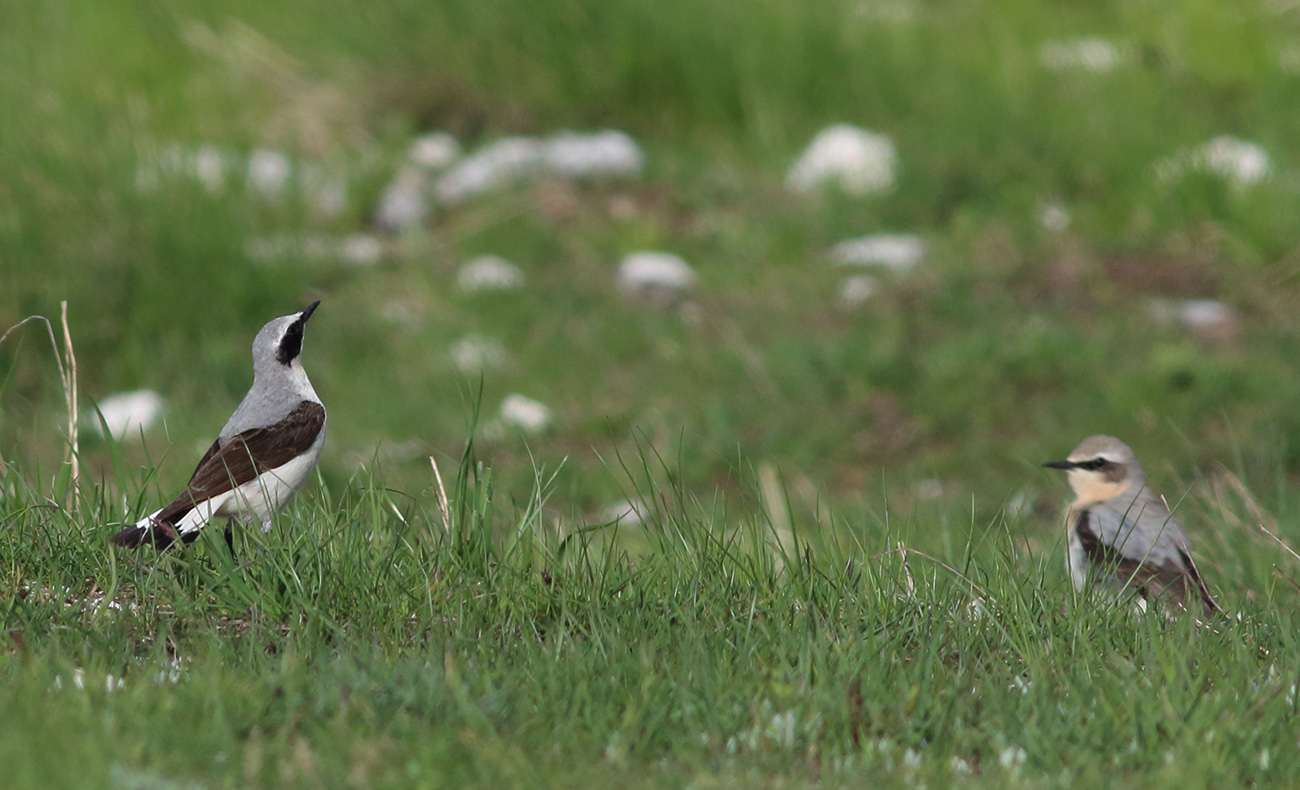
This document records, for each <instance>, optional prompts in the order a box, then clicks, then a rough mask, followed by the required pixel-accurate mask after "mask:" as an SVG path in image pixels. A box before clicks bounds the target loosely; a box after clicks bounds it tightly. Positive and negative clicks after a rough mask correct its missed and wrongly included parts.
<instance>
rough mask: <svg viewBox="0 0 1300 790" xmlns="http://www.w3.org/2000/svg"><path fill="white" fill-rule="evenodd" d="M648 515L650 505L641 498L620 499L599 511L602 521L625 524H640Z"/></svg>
mask: <svg viewBox="0 0 1300 790" xmlns="http://www.w3.org/2000/svg"><path fill="white" fill-rule="evenodd" d="M649 516H650V507H649V506H648V505H646V503H645V502H642V501H641V500H639V499H637V500H631V499H620V500H619V501H617V502H615V503H614V504H612V505H610V506H609V507H607V508H605V509H604V510H602V511H601V514H600V519H601V521H603V522H606V523H608V522H611V521H617V522H619V523H620V524H624V525H627V526H640V525H641V524H644V523H645V521H646V519H647V518H649Z"/></svg>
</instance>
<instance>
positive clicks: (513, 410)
mask: <svg viewBox="0 0 1300 790" xmlns="http://www.w3.org/2000/svg"><path fill="white" fill-rule="evenodd" d="M501 422H502V423H503V424H505V425H507V426H510V427H513V428H518V429H519V430H521V431H524V432H525V433H541V432H542V431H544V430H546V428H547V426H549V425H550V424H551V410H550V409H548V408H547V407H546V404H544V403H542V402H540V401H535V400H533V399H532V398H528V397H525V396H523V395H520V394H518V393H515V394H513V395H507V396H506V398H505V400H503V401H501Z"/></svg>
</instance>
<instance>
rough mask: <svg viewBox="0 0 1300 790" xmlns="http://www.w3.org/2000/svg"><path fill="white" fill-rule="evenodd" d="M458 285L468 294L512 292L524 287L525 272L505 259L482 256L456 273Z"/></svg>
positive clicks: (494, 256)
mask: <svg viewBox="0 0 1300 790" xmlns="http://www.w3.org/2000/svg"><path fill="white" fill-rule="evenodd" d="M456 285H457V286H459V287H460V289H461V290H462V291H465V292H466V293H474V292H475V291H512V290H514V289H516V288H522V287H523V285H524V271H523V269H520V268H519V267H518V266H516V265H514V264H513V263H511V262H510V261H508V260H506V259H505V258H500V257H498V256H496V255H480V256H479V257H477V258H475V259H473V260H472V261H470V262H468V263H466V264H465V265H463V266H461V267H460V271H458V272H456Z"/></svg>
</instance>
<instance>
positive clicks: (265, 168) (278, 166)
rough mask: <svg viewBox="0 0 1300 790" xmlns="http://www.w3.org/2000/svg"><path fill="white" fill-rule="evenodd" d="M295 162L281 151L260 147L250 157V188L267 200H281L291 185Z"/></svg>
mask: <svg viewBox="0 0 1300 790" xmlns="http://www.w3.org/2000/svg"><path fill="white" fill-rule="evenodd" d="M292 172H293V162H292V161H290V159H289V157H287V156H285V155H284V154H282V153H280V152H279V151H268V150H266V149H264V148H259V149H257V150H256V151H254V152H253V155H252V156H250V157H249V158H248V182H247V183H248V189H249V191H250V192H255V193H257V194H258V195H260V196H261V197H263V198H265V199H266V200H272V201H276V200H280V199H281V198H283V197H284V191H285V188H286V187H288V185H289V176H290V174H291V173H292Z"/></svg>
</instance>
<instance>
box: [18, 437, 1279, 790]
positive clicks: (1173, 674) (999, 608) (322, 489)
mask: <svg viewBox="0 0 1300 790" xmlns="http://www.w3.org/2000/svg"><path fill="white" fill-rule="evenodd" d="M628 466H629V468H632V469H637V470H638V473H639V474H640V475H641V476H642V478H643V482H642V483H640V484H639V485H640V486H641V489H640V493H641V494H642V495H643V496H645V497H647V498H652V499H657V500H658V501H659V502H660V506H658V507H656V508H654V509H652V510H649V511H647V513H646V520H645V523H644V525H642V526H639V527H635V528H629V527H620V528H617V529H619V530H620V536H614V537H610V536H606V535H604V534H603V533H604V532H605V531H606V530H613V529H615V527H614V526H613V525H607V526H605V527H602V528H597V529H591V530H570V531H568V532H567V533H566V534H561V532H560V531H559V530H557V529H556V528H555V523H556V522H555V521H554V515H553V514H548V509H547V508H546V506H545V503H546V498H547V493H548V486H549V485H550V484H551V482H552V478H551V477H549V476H546V475H540V474H539V475H538V481H539V482H538V484H537V485H536V486H535V488H534V489H533V490H532V491H530V492H527V495H526V496H523V497H520V498H519V499H518V500H517V501H510V497H509V496H508V495H507V494H506V493H505V492H503V491H501V490H500V489H497V488H495V487H494V486H493V485H492V481H491V474H490V469H489V468H488V467H487V466H485V465H484V464H482V463H481V462H479V461H478V460H477V458H476V457H475V453H474V450H473V445H472V443H471V444H469V445H467V447H466V450H465V453H464V454H463V456H462V460H461V463H460V464H459V466H458V467H457V469H456V472H455V473H454V476H450V475H449V477H448V479H447V480H446V481H445V483H446V486H445V489H446V492H447V501H446V504H445V505H443V504H441V501H440V497H439V495H438V494H437V493H436V490H434V488H433V487H431V489H430V490H428V491H426V492H422V493H420V494H418V495H410V494H406V493H403V492H401V491H397V490H392V489H389V488H387V487H386V486H385V485H384V484H383V482H382V477H381V476H380V475H379V474H378V473H376V472H371V473H360V474H358V475H357V476H355V477H354V478H352V479H351V480H349V481H347V483H346V484H345V485H343V486H333V485H325V484H323V483H322V484H321V485H320V486H318V487H317V488H315V489H314V490H312V491H309V492H305V493H304V494H303V495H300V496H299V497H298V498H297V499H295V501H294V502H293V503H292V504H291V506H290V507H289V508H288V510H287V511H286V512H285V513H284V514H283V515H282V516H281V517H280V519H279V521H278V523H277V526H276V528H275V529H273V530H272V531H271V532H270V533H268V534H263V533H262V532H261V531H260V530H257V529H245V530H240V531H239V533H238V534H239V544H238V553H237V556H236V558H232V557H231V555H230V553H229V551H228V550H227V548H226V546H225V543H224V541H223V540H222V538H221V536H220V535H219V534H217V533H216V532H212V531H209V532H211V534H206V533H205V534H204V535H203V536H202V537H201V539H200V540H199V541H198V543H197V544H195V545H194V546H193V547H190V548H189V549H186V550H184V551H168V552H162V553H157V552H152V551H143V552H139V553H134V554H131V553H125V552H114V551H109V550H108V548H107V545H106V536H107V535H108V534H110V532H111V526H106V524H107V523H108V522H111V521H114V520H120V519H122V518H123V517H124V516H125V517H127V518H129V517H130V515H129V514H127V513H124V512H123V510H124V508H123V505H124V504H129V502H125V501H123V500H122V499H121V495H120V494H119V493H114V491H115V487H114V486H110V485H104V484H97V483H90V484H87V485H86V486H83V487H82V489H81V492H80V497H81V502H80V514H77V513H74V512H73V510H72V509H71V508H68V507H63V506H59V505H57V504H56V503H53V502H51V501H50V500H49V498H48V496H47V495H46V492H44V491H42V490H40V489H39V488H38V487H35V486H33V485H31V484H30V483H29V482H28V476H27V475H20V474H19V473H18V471H17V470H16V469H14V468H13V467H9V468H7V470H6V472H5V475H4V477H3V478H2V479H0V486H2V487H3V490H4V492H5V497H4V498H3V500H0V501H2V502H3V508H4V510H3V518H4V521H5V523H6V529H5V530H4V531H3V532H0V556H2V557H4V558H5V560H4V564H3V566H2V567H0V611H3V612H4V615H3V621H4V624H5V632H6V634H7V639H8V641H7V644H6V647H5V650H4V652H3V654H2V657H0V674H3V675H4V679H5V682H4V683H3V684H0V688H3V691H0V721H3V722H4V724H3V725H0V728H2V729H3V734H4V735H5V737H4V738H3V739H0V742H2V743H4V744H6V745H5V746H4V747H0V748H2V749H3V751H4V754H3V757H4V758H5V759H6V761H7V764H8V765H10V766H12V773H11V776H12V777H14V779H13V780H12V781H13V782H14V784H12V785H11V786H14V787H24V786H32V787H35V786H43V787H56V786H65V785H67V786H71V785H72V784H75V783H76V781H78V779H77V777H84V776H86V775H99V776H129V777H136V778H140V777H152V780H157V781H161V780H162V779H166V780H168V781H176V782H180V783H186V782H199V783H203V784H210V783H211V784H223V783H228V782H232V781H233V782H247V783H250V784H262V783H267V782H276V783H281V784H283V783H290V784H294V783H298V784H304V783H306V784H311V783H314V782H318V781H319V782H321V783H323V784H326V785H329V784H334V783H337V782H345V781H353V782H356V781H358V780H357V778H356V777H358V776H363V777H365V782H366V784H368V785H369V786H389V785H398V784H403V783H409V782H412V781H416V782H426V781H427V782H433V783H456V784H461V785H467V786H503V785H504V786H520V785H522V784H523V783H525V782H530V781H535V777H538V776H540V777H542V778H543V779H544V780H545V781H547V782H549V783H554V784H560V785H566V786H569V785H573V786H576V785H579V784H585V783H589V782H591V781H618V780H619V779H620V778H624V779H625V778H627V777H629V776H632V777H635V779H634V784H636V785H637V786H647V787H650V786H664V785H680V784H682V783H685V782H702V781H716V782H720V783H724V784H725V783H729V782H732V781H738V780H737V779H736V777H740V776H750V777H756V776H759V777H761V776H768V777H775V776H778V775H780V776H786V777H787V778H788V780H789V781H790V782H793V783H794V784H796V785H801V786H802V785H808V786H811V785H813V784H819V783H822V782H824V781H835V782H841V781H845V782H851V781H854V778H855V777H859V778H860V777H861V776H864V775H870V776H873V777H876V778H877V779H878V780H879V781H880V782H881V783H884V784H886V785H892V784H898V785H899V786H902V785H905V784H908V783H913V782H916V781H922V780H923V781H929V782H957V783H970V784H981V783H988V784H996V785H999V786H1019V785H1022V784H1023V785H1038V784H1042V783H1044V782H1046V783H1056V782H1060V783H1066V784H1078V783H1086V784H1092V783H1102V782H1113V781H1128V782H1133V783H1135V784H1141V785H1149V784H1152V783H1160V782H1162V781H1174V780H1175V779H1176V780H1177V781H1179V782H1180V783H1187V782H1192V783H1198V784H1200V783H1204V784H1219V783H1229V782H1230V783H1238V782H1243V781H1250V782H1254V783H1257V784H1269V783H1274V782H1276V781H1280V780H1281V779H1282V778H1283V777H1286V776H1289V775H1291V772H1292V771H1294V770H1296V769H1297V767H1300V766H1297V762H1300V756H1298V755H1297V754H1296V750H1295V744H1294V738H1293V737H1292V735H1290V733H1291V731H1292V729H1293V728H1291V727H1290V726H1289V722H1291V721H1292V717H1293V716H1294V715H1295V713H1296V705H1297V702H1296V699H1295V694H1294V685H1293V684H1294V683H1295V681H1296V678H1297V676H1298V675H1300V664H1298V663H1297V662H1296V661H1295V659H1294V656H1295V651H1294V647H1295V646H1294V645H1293V644H1292V642H1293V641H1294V640H1293V638H1292V634H1293V633H1295V623H1293V622H1292V620H1293V619H1294V618H1293V617H1292V616H1291V614H1290V613H1289V612H1290V611H1291V610H1290V609H1289V608H1281V607H1279V606H1277V602H1276V600H1275V599H1273V598H1272V596H1271V595H1270V596H1268V597H1261V598H1260V599H1257V600H1255V601H1254V602H1247V603H1246V604H1245V605H1244V606H1243V607H1241V611H1242V613H1243V616H1242V617H1241V618H1240V619H1233V618H1227V619H1224V620H1223V621H1219V622H1215V623H1213V624H1212V625H1210V626H1208V627H1197V626H1196V625H1195V623H1194V622H1193V621H1192V620H1191V619H1190V618H1176V619H1172V620H1171V619H1165V618H1162V617H1158V616H1138V615H1135V614H1134V613H1133V612H1132V611H1130V609H1129V608H1127V607H1123V606H1115V605H1111V604H1108V603H1107V602H1105V601H1093V600H1082V601H1075V602H1074V603H1073V604H1072V605H1071V606H1070V607H1069V609H1068V611H1067V610H1066V607H1065V605H1064V604H1065V602H1066V595H1065V593H1064V587H1063V578H1062V577H1063V575H1062V574H1061V573H1060V572H1059V571H1058V570H1056V569H1055V568H1053V567H1051V566H1049V565H1047V564H1045V563H1046V562H1047V559H1048V558H1047V557H1045V556H1042V555H1034V554H1030V553H1028V552H1026V551H1025V548H1024V546H1023V545H1018V544H1017V541H1016V540H1015V539H1013V537H1012V530H1011V528H1010V525H1008V524H1005V523H996V524H991V525H989V527H988V528H987V529H983V530H971V532H972V534H977V535H982V536H981V537H977V538H973V539H971V541H970V542H969V544H968V545H967V547H966V550H965V552H964V556H958V557H946V556H936V555H934V554H932V553H931V552H928V551H924V550H914V549H911V548H909V544H911V543H915V542H917V540H916V539H917V538H919V537H920V536H919V535H918V532H919V531H921V530H923V529H925V528H926V525H925V524H924V523H918V522H914V521H909V520H906V519H903V520H899V519H898V518H897V517H896V516H895V515H894V514H891V513H889V512H888V511H886V515H887V517H888V521H887V522H876V523H866V524H858V525H855V527H856V528H857V529H858V530H859V532H858V536H857V538H856V541H855V542H853V543H850V544H847V545H844V546H838V545H832V544H829V543H826V542H824V541H816V540H811V539H810V538H807V537H805V535H811V534H812V533H811V532H805V531H804V525H803V523H802V522H803V519H804V518H805V517H804V516H803V515H801V514H800V513H798V511H797V510H794V509H791V510H789V511H788V512H787V514H786V515H785V516H784V517H783V518H782V519H781V520H780V522H779V523H781V524H782V525H783V528H787V527H788V529H789V532H790V534H789V535H788V536H783V537H780V538H778V537H777V536H776V532H775V531H774V530H775V527H774V523H773V522H774V520H773V519H771V518H769V517H768V516H767V515H759V516H753V517H732V516H726V515H719V514H718V513H716V512H714V511H713V509H712V508H710V507H706V506H704V505H702V504H700V503H697V502H692V501H691V500H690V499H689V498H688V497H685V496H683V495H682V492H681V491H680V490H674V489H673V488H672V487H671V485H667V484H664V483H661V482H656V483H647V482H644V481H645V480H647V479H653V478H656V477H658V476H660V475H661V474H670V473H671V470H670V469H665V470H664V471H663V472H660V471H656V470H658V469H661V468H662V466H661V461H659V460H657V459H654V458H653V456H648V457H647V456H642V457H641V458H639V459H637V460H636V461H635V462H633V463H630V464H629V465H628ZM761 487H762V486H761V485H760V486H759V488H761ZM768 495H769V497H771V496H773V494H772V492H771V491H770V490H769V494H768ZM128 500H129V494H128ZM128 509H129V508H128ZM757 512H758V513H760V514H761V513H763V512H764V511H763V510H762V509H759V510H758V511H757ZM830 517H831V518H832V519H838V518H839V517H838V516H835V515H833V514H832V515H831V516H830ZM449 526H450V529H449V528H448V527H449ZM632 532H635V533H636V534H637V535H638V536H639V537H638V539H637V540H636V541H635V542H634V544H633V545H634V546H637V547H638V548H636V549H635V551H634V552H629V550H628V549H627V547H626V545H624V542H623V540H622V538H621V535H622V534H623V533H632ZM919 542H920V543H925V541H924V539H920V541H919ZM1053 564H1054V563H1053ZM110 676H111V677H112V680H110V679H109V677H110ZM56 679H57V680H56ZM119 684H120V685H119ZM37 742H40V743H42V744H43V745H44V746H45V747H46V748H42V749H29V748H25V747H23V746H19V745H18V744H26V745H31V744H34V743H37ZM53 754H59V755H60V758H59V759H58V760H52V759H50V755H53ZM74 764H75V765H76V766H77V768H76V769H75V771H74V770H73V769H72V768H71V767H70V766H72V765H74ZM348 777H351V779H349V778H348ZM115 781H116V780H115ZM140 781H144V780H143V779H140Z"/></svg>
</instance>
